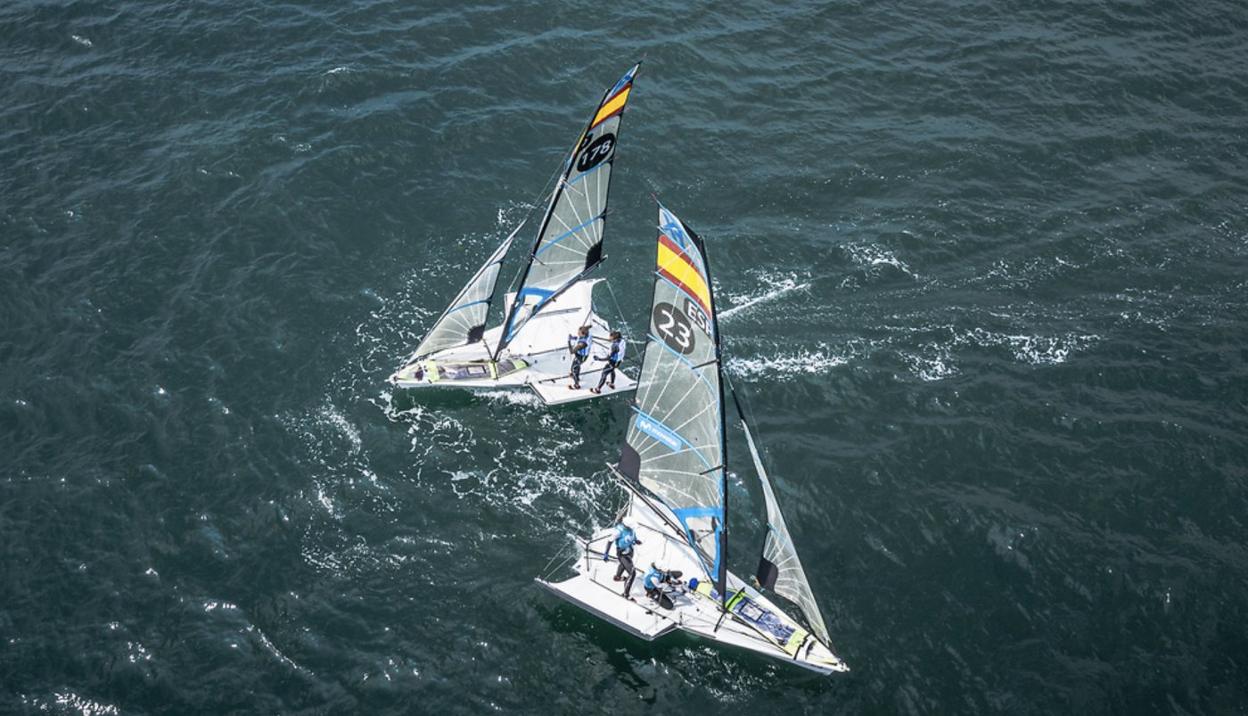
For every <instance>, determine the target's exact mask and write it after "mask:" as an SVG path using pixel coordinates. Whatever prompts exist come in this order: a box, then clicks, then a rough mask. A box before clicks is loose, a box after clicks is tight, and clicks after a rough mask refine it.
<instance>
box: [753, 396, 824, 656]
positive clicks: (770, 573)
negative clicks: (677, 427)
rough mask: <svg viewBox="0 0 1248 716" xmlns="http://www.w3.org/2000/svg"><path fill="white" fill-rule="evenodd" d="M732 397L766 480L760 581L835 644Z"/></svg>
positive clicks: (762, 479)
mask: <svg viewBox="0 0 1248 716" xmlns="http://www.w3.org/2000/svg"><path fill="white" fill-rule="evenodd" d="M732 399H733V401H734V402H736V404H737V415H738V416H739V417H740V418H741V429H742V430H744V431H745V442H746V444H747V445H749V447H750V457H752V458H754V470H755V471H756V472H758V479H759V482H761V483H762V484H763V500H764V502H766V503H767V537H766V538H765V539H764V541H763V556H762V557H761V558H760V559H759V562H758V582H759V584H761V585H762V586H763V587H764V588H766V589H770V590H772V591H773V592H775V593H776V594H779V595H780V596H782V597H784V598H785V599H788V600H790V601H792V602H793V603H794V604H796V605H797V606H798V608H800V609H801V610H802V614H805V615H806V621H807V623H808V624H810V627H811V631H813V632H814V634H815V636H816V637H818V638H819V641H822V642H823V643H824V644H831V641H830V640H829V639H828V628H827V627H826V626H824V624H823V615H822V614H820V613H819V605H818V604H817V603H815V595H814V592H812V591H811V589H810V580H808V579H807V578H806V571H805V570H803V569H802V562H801V560H800V559H798V558H797V549H796V548H795V547H794V546H793V538H792V537H791V536H790V535H789V528H788V526H787V525H785V523H784V515H783V514H781V512H780V505H779V503H777V502H776V493H775V492H774V491H773V490H772V489H771V481H770V480H769V479H768V478H767V470H765V469H764V468H763V461H762V459H761V458H759V456H758V448H757V447H756V446H755V445H754V436H753V435H752V434H751V433H750V426H749V425H748V424H747V423H746V421H745V413H744V411H742V410H741V402H740V401H739V400H737V394H736V391H735V390H734V391H733V394H732Z"/></svg>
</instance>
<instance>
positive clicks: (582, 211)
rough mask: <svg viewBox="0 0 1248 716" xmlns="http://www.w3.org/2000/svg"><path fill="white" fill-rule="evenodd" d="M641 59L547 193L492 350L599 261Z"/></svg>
mask: <svg viewBox="0 0 1248 716" xmlns="http://www.w3.org/2000/svg"><path fill="white" fill-rule="evenodd" d="M638 67H640V64H638V65H633V67H632V69H630V70H629V71H628V72H625V73H624V76H623V77H621V78H620V81H619V82H616V83H615V85H614V86H613V87H611V88H610V89H609V90H607V91H606V93H604V94H603V96H602V101H601V102H599V103H598V107H597V108H596V109H595V110H594V114H593V115H592V117H591V118H590V121H589V125H588V126H587V127H586V129H585V131H584V132H583V133H582V134H581V138H580V140H579V141H577V143H576V148H575V150H574V151H573V152H572V154H571V155H570V156H569V157H568V158H567V160H566V161H565V163H564V167H563V174H562V175H561V176H560V179H559V183H558V185H557V186H556V187H555V189H554V192H553V194H552V195H551V198H550V205H549V207H548V208H547V209H546V216H545V218H544V219H543V220H542V226H541V229H539V230H538V233H537V240H536V241H535V242H534V244H533V250H532V252H531V253H530V254H529V263H528V266H527V267H526V268H525V272H524V276H523V278H522V279H521V281H520V287H519V289H518V290H517V291H516V297H515V300H514V302H513V303H512V306H511V309H510V310H509V311H508V314H507V322H506V324H505V325H504V328H503V335H502V337H501V338H500V339H499V345H498V348H497V350H496V351H495V355H496V356H497V355H498V354H500V353H502V350H503V349H504V348H506V347H507V344H508V343H510V342H511V341H512V339H513V338H515V337H516V334H517V333H519V332H520V329H521V328H523V327H524V324H525V323H526V322H527V321H528V319H529V318H530V317H532V316H533V314H535V313H537V312H538V311H540V310H541V309H542V307H543V306H545V305H546V303H548V302H549V301H550V300H551V299H552V298H554V297H555V296H557V295H558V294H559V293H560V292H562V291H563V290H564V289H565V288H567V287H568V286H570V285H572V284H573V283H574V282H576V281H577V280H579V279H580V278H581V277H583V276H584V275H585V274H587V273H588V272H589V271H591V270H592V269H593V268H594V267H595V266H597V265H598V263H599V262H600V261H602V230H603V224H604V222H605V221H606V214H607V190H608V188H609V187H610V185H611V172H612V168H613V166H614V164H615V149H616V145H617V136H618V134H619V131H620V120H621V118H622V117H621V113H622V112H623V111H624V106H625V105H626V104H627V103H628V95H629V93H630V92H631V91H632V88H633V78H634V77H635V76H636V74H637V68H638Z"/></svg>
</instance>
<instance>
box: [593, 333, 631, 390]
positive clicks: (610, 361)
mask: <svg viewBox="0 0 1248 716" xmlns="http://www.w3.org/2000/svg"><path fill="white" fill-rule="evenodd" d="M624 346H625V342H624V336H622V335H620V332H619V331H611V347H610V348H609V349H608V352H607V355H606V356H605V357H601V358H596V359H595V360H605V361H606V362H607V365H606V367H605V368H603V369H602V377H601V378H599V379H598V387H597V388H590V390H589V392H591V393H601V392H602V385H603V383H606V382H607V380H608V379H610V380H611V390H615V369H616V368H618V367H620V363H623V362H624Z"/></svg>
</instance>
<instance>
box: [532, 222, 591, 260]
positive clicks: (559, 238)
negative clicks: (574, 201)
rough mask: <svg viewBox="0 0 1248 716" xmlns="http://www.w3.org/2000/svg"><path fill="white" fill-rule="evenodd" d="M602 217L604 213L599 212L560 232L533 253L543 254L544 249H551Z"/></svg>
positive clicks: (536, 254)
mask: <svg viewBox="0 0 1248 716" xmlns="http://www.w3.org/2000/svg"><path fill="white" fill-rule="evenodd" d="M601 218H602V214H599V215H598V216H595V217H593V218H591V219H589V220H587V221H586V222H585V223H583V224H581V225H580V226H576V227H573V228H571V229H569V230H567V231H565V232H564V233H562V234H559V235H558V236H556V237H555V238H553V239H551V240H550V241H547V242H546V243H544V244H543V245H542V247H541V248H540V249H538V250H537V253H535V254H533V255H534V256H540V255H541V254H542V252H543V251H545V250H546V249H549V248H550V247H552V246H554V245H555V244H557V243H559V242H560V241H563V240H564V239H566V238H568V237H569V236H571V235H572V234H575V233H576V232H578V231H580V230H581V229H583V228H585V227H586V226H589V225H590V224H592V223H594V222H595V221H597V220H599V219H601Z"/></svg>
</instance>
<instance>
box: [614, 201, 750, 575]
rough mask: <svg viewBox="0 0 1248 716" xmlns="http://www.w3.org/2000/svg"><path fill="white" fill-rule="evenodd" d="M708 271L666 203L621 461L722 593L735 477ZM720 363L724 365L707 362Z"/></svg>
mask: <svg viewBox="0 0 1248 716" xmlns="http://www.w3.org/2000/svg"><path fill="white" fill-rule="evenodd" d="M672 276H679V277H683V278H684V280H683V281H679V282H676V281H672V280H670V279H671V277H672ZM707 276H708V273H707V262H706V255H705V250H704V248H703V246H702V242H701V239H699V238H698V237H697V235H696V234H694V233H693V232H692V231H691V230H689V229H688V227H686V226H685V225H684V224H682V223H681V222H680V220H679V219H677V218H676V217H675V215H673V214H672V213H671V212H669V211H668V210H667V209H665V208H663V207H662V206H660V207H659V236H658V240H657V243H656V257H655V276H654V294H653V298H652V301H651V315H650V327H649V330H648V331H647V334H646V349H645V356H644V358H643V360H642V366H641V377H640V379H639V381H638V390H637V400H636V401H635V403H634V405H633V411H632V412H633V416H632V419H631V421H630V423H629V428H628V432H627V435H626V437H625V443H624V447H623V450H622V452H621V455H620V465H619V469H620V472H621V473H622V474H623V475H625V476H626V477H627V478H629V479H631V480H634V481H637V482H638V483H640V484H641V485H642V486H643V487H645V488H646V489H647V490H648V491H649V492H650V493H652V494H654V495H655V496H657V497H658V498H659V500H661V501H662V502H663V503H664V505H666V506H667V508H668V509H670V510H671V512H672V514H673V515H674V516H675V517H676V520H677V521H678V522H679V523H680V529H681V531H683V535H682V536H683V537H684V538H685V540H686V541H687V542H688V543H689V544H690V545H691V546H692V547H694V548H695V550H694V552H695V554H697V555H698V557H699V559H700V560H702V567H703V570H704V572H705V573H706V575H707V577H708V578H710V579H711V580H712V582H713V583H714V584H715V585H716V586H717V588H718V590H719V593H720V594H721V595H723V594H726V590H725V588H724V587H725V582H724V580H725V575H726V574H727V555H726V541H727V540H726V536H727V532H726V517H727V484H726V480H727V475H726V472H725V470H724V458H725V447H724V430H723V401H722V390H721V377H720V373H719V367H718V366H719V364H718V358H719V351H720V349H719V335H718V331H717V330H716V325H715V320H714V300H713V298H712V297H711V294H710V281H709V279H708V278H707ZM712 365H713V366H715V370H703V368H704V367H707V366H712Z"/></svg>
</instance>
